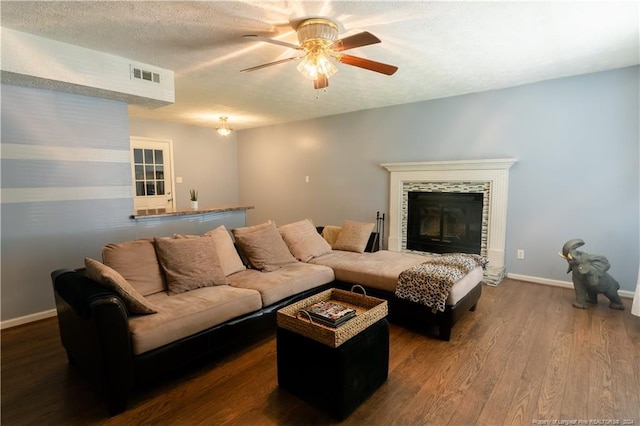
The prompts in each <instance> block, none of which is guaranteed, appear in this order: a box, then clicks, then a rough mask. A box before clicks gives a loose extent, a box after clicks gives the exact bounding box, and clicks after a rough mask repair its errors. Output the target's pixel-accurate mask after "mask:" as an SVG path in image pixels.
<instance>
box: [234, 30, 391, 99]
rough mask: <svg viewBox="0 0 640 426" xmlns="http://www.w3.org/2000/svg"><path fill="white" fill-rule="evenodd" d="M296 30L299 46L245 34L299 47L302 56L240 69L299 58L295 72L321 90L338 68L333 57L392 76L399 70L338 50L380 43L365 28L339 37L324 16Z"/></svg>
mask: <svg viewBox="0 0 640 426" xmlns="http://www.w3.org/2000/svg"><path fill="white" fill-rule="evenodd" d="M296 33H297V34H298V41H299V43H300V45H295V44H291V43H287V42H284V41H280V40H275V39H272V38H267V37H262V36H259V35H253V34H252V35H245V36H244V38H247V39H251V40H257V41H263V42H267V43H273V44H277V45H279V46H284V47H288V48H291V49H295V50H300V51H302V52H303V53H304V55H302V56H294V57H291V58H286V59H281V60H279V61H275V62H269V63H267V64H262V65H258V66H255V67H251V68H246V69H243V70H241V72H248V71H255V70H259V69H261V68H266V67H270V66H273V65H278V64H283V63H285V62H290V61H296V60H301V62H300V63H299V64H298V68H297V69H298V71H300V73H302V75H304V76H305V77H307V78H308V79H310V80H313V87H314V88H315V89H323V88H325V87H328V86H329V77H331V76H332V75H333V74H335V73H336V71H338V68H337V67H336V66H335V65H334V64H333V62H332V60H334V61H337V62H340V63H343V64H347V65H352V66H355V67H359V68H363V69H366V70H370V71H375V72H379V73H381V74H386V75H392V74H393V73H395V72H396V71H397V70H398V67H396V66H394V65H388V64H383V63H381V62H376V61H372V60H370V59H365V58H359V57H357V56H352V55H347V54H344V53H341V52H343V51H345V50H349V49H354V48H356V47H362V46H368V45H370V44H376V43H380V39H379V38H378V37H376V36H374V35H373V34H371V33H370V32H367V31H364V32H361V33H358V34H354V35H352V36H348V37H345V38H342V39H338V25H337V24H336V23H335V22H333V21H331V20H329V19H326V18H311V19H306V20H304V21H302V22H301V23H300V25H298V27H297V28H296Z"/></svg>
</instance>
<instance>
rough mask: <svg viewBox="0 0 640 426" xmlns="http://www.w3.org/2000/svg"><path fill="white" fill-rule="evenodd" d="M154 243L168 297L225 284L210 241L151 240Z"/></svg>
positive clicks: (187, 239)
mask: <svg viewBox="0 0 640 426" xmlns="http://www.w3.org/2000/svg"><path fill="white" fill-rule="evenodd" d="M154 241H155V245H156V251H157V253H158V258H159V259H160V265H162V269H163V270H164V272H165V274H166V276H167V286H168V288H169V289H168V293H169V294H170V295H174V294H179V293H183V292H185V291H189V290H193V289H196V288H200V287H209V286H214V285H225V284H227V283H228V281H227V278H226V277H225V275H224V271H223V270H222V267H221V266H220V261H219V260H218V254H217V252H216V243H215V241H214V240H213V238H209V237H199V238H184V239H182V238H180V239H172V238H154Z"/></svg>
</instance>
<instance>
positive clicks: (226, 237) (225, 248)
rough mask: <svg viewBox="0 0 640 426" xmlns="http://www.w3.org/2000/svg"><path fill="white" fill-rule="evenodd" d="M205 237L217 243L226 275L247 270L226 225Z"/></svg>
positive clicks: (206, 233) (207, 233)
mask: <svg viewBox="0 0 640 426" xmlns="http://www.w3.org/2000/svg"><path fill="white" fill-rule="evenodd" d="M204 235H207V236H210V237H212V238H213V240H214V241H215V242H216V249H217V250H218V257H219V259H220V265H221V266H222V270H223V271H224V274H225V275H227V276H228V275H231V274H235V273H236V272H240V271H244V270H245V269H247V268H246V267H245V266H244V264H243V263H242V259H240V255H239V254H238V251H237V250H236V247H235V246H234V245H233V240H232V239H231V235H230V234H229V231H227V228H226V227H225V226H224V225H220V226H218V227H217V228H216V229H213V230H211V231H209V232H205V234H204Z"/></svg>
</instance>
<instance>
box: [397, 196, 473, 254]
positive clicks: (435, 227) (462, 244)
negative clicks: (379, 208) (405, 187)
mask: <svg viewBox="0 0 640 426" xmlns="http://www.w3.org/2000/svg"><path fill="white" fill-rule="evenodd" d="M408 197H409V198H408V201H409V205H408V218H407V249H409V250H418V251H424V252H429V253H455V252H459V253H475V254H480V247H481V242H482V205H483V194H482V193H457V192H409V194H408Z"/></svg>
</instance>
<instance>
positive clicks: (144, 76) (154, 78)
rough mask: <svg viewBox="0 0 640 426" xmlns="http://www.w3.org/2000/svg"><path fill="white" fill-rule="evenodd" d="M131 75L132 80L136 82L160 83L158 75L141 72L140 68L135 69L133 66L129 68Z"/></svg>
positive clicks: (150, 72) (145, 71)
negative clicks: (134, 79)
mask: <svg viewBox="0 0 640 426" xmlns="http://www.w3.org/2000/svg"><path fill="white" fill-rule="evenodd" d="M131 75H132V76H133V78H136V79H138V80H146V81H151V82H154V83H160V74H158V73H157V72H153V71H147V70H143V69H141V68H136V67H134V66H133V65H132V66H131Z"/></svg>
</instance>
